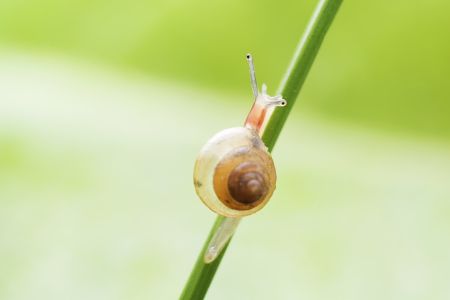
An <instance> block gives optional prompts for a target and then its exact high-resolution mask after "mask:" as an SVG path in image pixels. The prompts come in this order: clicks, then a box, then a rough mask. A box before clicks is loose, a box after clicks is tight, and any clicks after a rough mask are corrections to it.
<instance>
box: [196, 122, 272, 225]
mask: <svg viewBox="0 0 450 300" xmlns="http://www.w3.org/2000/svg"><path fill="white" fill-rule="evenodd" d="M275 183H276V172H275V166H274V163H273V160H272V157H271V156H270V154H269V153H268V151H267V148H266V146H265V145H264V143H263V142H262V140H261V138H260V137H259V135H258V134H257V133H256V131H255V130H253V129H250V128H246V127H234V128H229V129H225V130H223V131H221V132H219V133H217V134H216V135H214V136H213V137H212V138H211V139H210V140H209V141H208V142H207V143H206V144H205V146H204V147H203V148H202V150H201V151H200V154H199V156H198V158H197V161H196V163H195V167H194V185H195V190H196V192H197V194H198V196H199V197H200V199H201V200H202V201H203V202H204V203H205V204H206V206H208V207H209V208H210V209H211V210H212V211H214V212H216V213H218V214H220V215H223V216H226V217H243V216H247V215H250V214H253V213H255V212H257V211H258V210H260V209H261V208H263V207H264V205H265V204H266V203H267V201H269V199H270V197H271V195H272V193H273V191H274V190H275Z"/></svg>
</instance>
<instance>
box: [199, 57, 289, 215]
mask: <svg viewBox="0 0 450 300" xmlns="http://www.w3.org/2000/svg"><path fill="white" fill-rule="evenodd" d="M247 61H248V62H249V66H250V74H251V83H252V89H253V93H254V96H255V102H254V103H253V106H252V108H251V110H250V113H249V114H248V116H247V119H246V121H245V124H244V126H243V127H233V128H228V129H225V130H222V131H220V132H219V133H217V134H215V135H214V136H213V137H212V138H211V139H210V140H209V141H208V142H207V143H206V144H205V146H204V147H203V148H202V149H201V151H200V154H199V156H198V158H197V160H196V163H195V167H194V185H195V189H196V192H197V195H198V196H199V197H200V199H201V200H202V201H203V203H204V204H205V205H206V206H207V207H208V208H210V209H211V210H212V211H214V212H216V213H217V214H219V215H222V216H225V217H232V218H237V217H244V216H247V215H250V214H253V213H255V212H257V211H258V210H260V209H261V208H263V207H264V205H266V203H267V202H268V201H269V199H270V197H271V195H272V193H273V191H274V190H275V185H276V171H275V165H274V162H273V160H272V157H271V155H270V153H269V152H268V151H267V147H266V146H265V145H264V143H263V141H262V140H261V136H260V134H261V132H262V130H261V129H262V127H263V126H264V125H265V124H264V121H266V120H267V116H268V113H269V112H270V111H271V108H273V107H275V106H285V105H286V101H285V100H284V99H282V98H281V96H275V97H271V96H269V95H267V92H266V91H267V87H266V85H263V88H262V92H261V93H258V87H257V84H256V78H255V72H254V66H253V60H252V57H251V55H250V54H248V55H247Z"/></svg>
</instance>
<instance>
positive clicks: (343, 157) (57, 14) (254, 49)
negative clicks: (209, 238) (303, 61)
mask: <svg viewBox="0 0 450 300" xmlns="http://www.w3.org/2000/svg"><path fill="white" fill-rule="evenodd" d="M315 4H316V1H297V2H294V1H277V2H274V1H210V2H206V1H179V0H172V1H151V2H146V1H128V2H123V1H102V0H99V1H95V0H94V1H45V0H35V1H32V0H23V1H21V0H19V1H18V0H14V1H12V0H4V1H2V2H0V270H2V272H0V298H1V299H31V298H32V299H174V298H177V297H178V295H179V293H180V292H181V290H182V287H183V285H184V282H185V280H186V279H187V277H188V275H189V272H190V270H191V267H192V265H193V263H194V261H195V259H196V256H197V254H198V251H199V250H200V247H201V246H202V244H203V241H204V239H205V238H206V234H207V232H208V231H209V228H210V226H211V225H212V222H213V219H214V215H213V214H212V213H211V212H210V211H209V210H207V209H206V208H205V207H203V205H202V204H201V203H200V201H199V200H198V199H197V197H196V195H195V193H194V188H193V186H192V168H193V163H194V160H195V157H196V155H197V153H198V150H199V149H200V147H201V146H202V145H203V143H204V142H205V141H206V140H207V139H208V138H209V137H210V136H211V135H212V134H214V133H215V132H217V131H219V130H220V129H223V128H226V127H232V126H238V125H240V124H242V122H243V120H244V118H245V115H246V113H247V111H248V109H249V108H250V105H251V98H252V97H251V89H250V85H249V79H248V71H247V65H246V62H245V59H244V55H245V53H247V52H251V53H252V54H253V55H254V57H255V63H256V69H257V76H258V78H259V81H260V82H266V83H267V84H268V86H269V92H270V93H275V91H276V88H277V85H278V83H279V81H280V79H281V77H282V76H283V73H284V71H285V69H286V67H287V65H288V63H289V60H290V57H291V55H292V53H293V51H294V49H295V46H296V44H297V42H298V40H299V38H300V36H301V33H302V32H303V30H304V28H305V26H306V23H307V21H308V19H309V17H310V15H311V13H312V11H313V8H314V6H315ZM449 13H450V2H448V1H445V0H431V1H419V0H415V1H405V0H403V1H402V0H401V1H395V2H394V1H387V0H382V1H376V2H367V1H366V2H361V1H344V3H343V5H342V7H341V10H340V12H339V15H338V17H337V19H336V20H335V22H334V24H333V26H332V28H331V30H330V31H329V34H328V36H327V38H326V40H325V42H324V45H323V47H322V49H321V51H320V53H319V55H318V57H317V60H316V62H315V63H314V65H313V68H312V70H311V72H310V75H309V77H308V79H307V81H306V84H305V86H304V89H303V91H302V93H301V95H300V99H299V101H298V102H297V103H298V104H297V106H296V107H295V109H294V110H293V113H292V114H291V116H290V118H289V120H288V122H287V124H286V126H285V128H284V131H283V133H282V135H281V137H280V139H279V141H278V144H277V146H276V149H275V152H274V159H275V161H276V163H277V167H278V177H279V181H278V184H277V187H278V188H277V191H276V193H275V195H274V197H273V200H272V201H271V203H270V204H269V205H268V206H267V207H266V208H265V209H264V210H263V211H262V212H261V213H259V214H257V215H255V216H252V217H249V218H247V219H246V220H244V222H243V223H242V226H241V227H240V228H239V231H238V233H237V235H236V236H235V238H234V240H233V243H232V245H231V246H230V248H229V251H228V253H227V255H226V257H225V259H224V261H223V263H222V265H221V267H220V269H219V271H218V273H217V275H216V278H215V280H214V282H213V284H212V286H211V289H210V291H209V293H208V298H209V299H448V297H450V279H449V278H450V257H449V253H450V235H449V232H450V203H449V198H450V184H449V182H450V144H449V141H450V118H449V115H450V101H449V100H450V86H449V85H448V82H449V80H450V39H449V36H450V35H449V34H450V31H449V28H450V19H449V18H448V15H449Z"/></svg>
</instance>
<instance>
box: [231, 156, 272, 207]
mask: <svg viewBox="0 0 450 300" xmlns="http://www.w3.org/2000/svg"><path fill="white" fill-rule="evenodd" d="M228 190H229V191H230V195H231V197H233V199H235V200H236V201H238V202H240V203H243V204H251V203H253V202H256V201H258V200H260V199H261V198H263V197H264V196H265V195H266V194H267V190H268V189H267V182H266V180H265V178H264V170H262V167H261V166H260V165H258V164H256V163H254V162H243V163H241V164H240V165H238V166H237V167H236V168H234V169H233V171H231V173H230V175H229V177H228Z"/></svg>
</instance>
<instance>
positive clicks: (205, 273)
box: [180, 0, 342, 300]
mask: <svg viewBox="0 0 450 300" xmlns="http://www.w3.org/2000/svg"><path fill="white" fill-rule="evenodd" d="M341 3H342V0H320V1H319V4H318V5H317V7H316V9H315V11H314V14H313V16H312V18H311V20H310V21H309V24H308V27H307V29H306V31H305V33H304V35H303V37H302V39H301V41H300V43H299V45H298V48H297V50H296V51H295V54H294V57H293V59H292V61H291V64H290V66H289V69H288V71H287V72H286V75H285V77H284V80H283V81H282V83H281V85H280V88H279V90H278V91H279V94H281V95H282V96H283V98H284V99H285V100H287V103H288V104H287V105H286V106H285V107H283V108H277V109H276V110H275V111H274V112H273V114H272V115H271V116H270V119H269V121H268V123H267V126H266V128H265V130H264V133H263V135H262V140H263V141H264V143H265V144H266V146H267V147H268V149H269V151H272V150H273V147H274V146H275V143H276V141H277V139H278V136H279V135H280V133H281V130H282V129H283V125H284V123H285V122H286V119H287V117H288V115H289V113H290V111H291V109H292V107H293V106H294V104H295V100H296V99H297V96H298V94H299V93H300V89H301V88H302V86H303V83H304V82H305V79H306V76H307V75H308V72H309V70H310V68H311V66H312V64H313V62H314V59H315V57H316V55H317V52H318V51H319V48H320V46H321V44H322V41H323V39H324V37H325V34H326V33H327V31H328V28H329V27H330V25H331V23H332V22H333V19H334V17H335V16H336V13H337V11H338V9H339V6H340V5H341ZM223 220H224V217H222V216H218V217H217V219H216V221H215V223H214V225H213V227H212V229H211V231H210V233H209V236H208V238H207V239H206V242H205V244H204V246H203V248H202V251H201V252H200V254H199V256H198V258H197V261H196V263H195V265H194V268H193V270H192V272H191V275H190V277H189V279H188V281H187V283H186V286H185V288H184V290H183V293H182V294H181V297H180V299H183V300H185V299H196V300H197V299H203V298H204V297H205V295H206V292H207V291H208V288H209V286H210V284H211V281H212V279H213V277H214V274H215V273H216V271H217V268H218V267H219V264H220V262H221V260H222V258H223V255H224V254H225V251H226V249H227V247H228V245H229V243H230V241H228V243H227V245H226V246H225V248H224V249H223V250H222V252H221V253H220V255H219V257H217V258H216V259H215V260H214V261H213V262H211V263H209V264H205V262H204V261H203V257H204V253H205V251H206V249H207V247H208V245H209V242H210V240H211V238H212V237H213V235H214V234H215V232H216V230H217V229H218V228H219V226H220V224H221V223H222V221H223Z"/></svg>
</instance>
